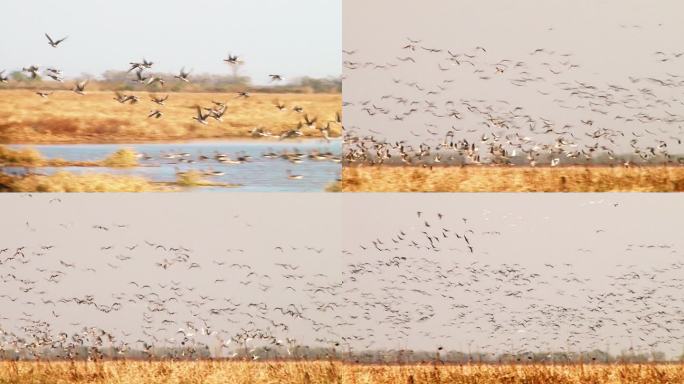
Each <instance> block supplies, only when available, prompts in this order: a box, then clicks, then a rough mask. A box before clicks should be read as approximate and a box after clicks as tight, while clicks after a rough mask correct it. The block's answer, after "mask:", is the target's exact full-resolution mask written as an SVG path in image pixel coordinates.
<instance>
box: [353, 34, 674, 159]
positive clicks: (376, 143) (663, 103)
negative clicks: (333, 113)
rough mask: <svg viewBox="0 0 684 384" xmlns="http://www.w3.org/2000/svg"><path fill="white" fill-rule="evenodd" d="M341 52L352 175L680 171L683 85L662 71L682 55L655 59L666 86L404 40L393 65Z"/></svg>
mask: <svg viewBox="0 0 684 384" xmlns="http://www.w3.org/2000/svg"><path fill="white" fill-rule="evenodd" d="M343 52H344V61H343V64H344V69H345V77H344V80H345V87H346V89H347V90H348V92H345V100H344V103H343V106H344V109H345V113H347V115H346V116H347V117H348V121H347V124H346V125H347V127H346V128H347V129H346V131H345V137H344V146H345V156H344V160H345V162H347V163H359V164H405V165H422V166H425V167H432V166H436V165H467V164H492V165H528V166H559V165H565V164H597V163H599V164H611V165H624V166H630V165H639V164H642V165H644V164H670V165H681V164H684V156H683V153H682V149H683V147H682V139H683V138H684V128H683V127H682V123H684V113H683V112H682V111H683V110H684V109H683V107H682V106H683V105H684V97H682V90H683V89H684V75H678V74H675V73H670V72H667V70H666V69H662V68H663V67H662V65H665V64H667V65H670V64H672V65H676V64H678V65H681V63H682V62H681V61H680V57H681V56H682V54H681V53H677V52H674V53H668V52H661V51H658V52H655V53H654V57H653V68H654V69H655V70H658V71H659V74H653V75H651V76H645V77H641V76H638V77H631V76H630V77H628V78H625V79H624V81H622V82H612V83H611V82H607V83H606V82H601V81H600V80H593V79H592V76H593V75H595V74H594V73H591V68H588V69H587V70H584V69H585V68H584V67H585V64H584V61H581V59H577V58H575V56H574V55H573V54H572V53H569V52H557V51H555V50H552V49H549V48H537V49H533V50H530V51H529V53H528V54H527V55H526V57H500V56H497V53H496V52H493V51H490V50H488V49H487V48H486V47H482V46H477V47H474V48H472V49H467V50H454V49H453V48H450V47H442V46H440V47H435V46H432V45H430V43H429V42H428V41H422V40H416V39H411V38H408V39H407V40H405V41H403V42H397V45H396V49H395V50H394V52H393V56H391V57H384V56H380V57H381V58H378V56H379V55H378V54H377V53H372V52H361V51H359V50H344V51H343ZM364 53H365V54H367V55H368V56H373V55H374V56H373V58H372V59H371V58H364V56H363V55H364ZM580 63H582V64H580ZM675 68H676V67H675ZM675 70H676V69H675ZM662 72H664V73H662ZM356 89H359V91H356ZM360 89H364V90H365V91H364V92H361V91H360ZM485 95H486V96H485Z"/></svg>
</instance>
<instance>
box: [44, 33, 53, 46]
mask: <svg viewBox="0 0 684 384" xmlns="http://www.w3.org/2000/svg"><path fill="white" fill-rule="evenodd" d="M45 37H47V39H48V40H49V41H50V44H54V43H55V42H54V41H52V38H51V37H50V35H48V34H47V33H46V34H45Z"/></svg>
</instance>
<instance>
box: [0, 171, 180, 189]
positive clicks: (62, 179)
mask: <svg viewBox="0 0 684 384" xmlns="http://www.w3.org/2000/svg"><path fill="white" fill-rule="evenodd" d="M163 190H166V188H165V187H162V186H160V185H157V184H153V183H150V182H149V181H147V180H145V179H144V178H142V177H136V176H118V175H108V174H84V175H75V174H73V173H69V172H58V173H55V174H54V175H49V176H45V175H27V176H24V177H15V176H9V175H6V174H3V173H0V192H149V191H163Z"/></svg>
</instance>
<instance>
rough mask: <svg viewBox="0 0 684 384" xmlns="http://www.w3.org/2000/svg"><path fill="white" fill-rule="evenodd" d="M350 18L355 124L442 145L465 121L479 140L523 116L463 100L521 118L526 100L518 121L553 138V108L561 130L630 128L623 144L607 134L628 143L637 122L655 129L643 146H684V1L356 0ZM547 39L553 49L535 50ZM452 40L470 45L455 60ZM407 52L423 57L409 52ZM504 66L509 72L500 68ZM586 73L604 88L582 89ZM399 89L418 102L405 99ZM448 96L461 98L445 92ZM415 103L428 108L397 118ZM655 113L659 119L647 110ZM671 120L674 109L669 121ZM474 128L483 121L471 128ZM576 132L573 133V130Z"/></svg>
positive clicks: (349, 75) (350, 113)
mask: <svg viewBox="0 0 684 384" xmlns="http://www.w3.org/2000/svg"><path fill="white" fill-rule="evenodd" d="M343 20H344V28H343V39H344V43H343V45H344V48H345V50H349V51H355V53H353V54H345V55H343V60H345V61H348V62H353V63H355V65H353V67H356V68H357V69H351V68H350V67H352V66H351V65H350V66H349V67H345V69H344V74H345V84H344V86H345V92H344V98H345V101H346V102H350V103H353V104H351V105H349V106H347V107H346V108H345V119H346V124H345V125H346V127H347V128H348V129H351V130H352V131H353V132H355V133H356V134H358V135H363V134H373V135H374V136H375V137H383V138H387V139H388V140H390V141H392V142H394V141H398V140H402V139H403V140H407V141H408V142H410V143H413V144H417V143H420V142H428V143H429V144H430V145H432V146H434V145H436V144H437V143H440V142H442V140H443V138H444V134H445V133H446V132H447V130H449V129H451V127H452V126H455V127H456V128H457V129H460V130H461V132H460V133H458V134H457V137H456V139H457V140H458V139H461V138H467V139H468V140H469V141H471V142H472V141H474V140H479V138H480V137H481V135H482V134H486V135H488V136H489V137H490V138H491V136H492V133H496V134H502V133H503V134H510V133H511V132H514V131H513V129H512V127H510V126H511V125H513V123H509V128H511V129H509V130H508V131H506V130H504V129H503V128H499V127H494V126H492V124H491V123H490V124H489V126H487V120H486V119H487V117H486V116H482V115H483V114H484V113H482V114H478V113H475V112H474V108H473V110H471V111H469V110H468V109H467V108H466V106H465V105H464V104H462V102H463V101H467V102H468V103H469V104H470V105H471V106H473V107H475V108H478V109H479V111H487V112H489V113H490V114H491V115H493V116H495V117H505V118H507V119H508V120H511V121H512V120H513V119H512V118H510V115H508V114H509V113H511V111H513V110H514V108H516V107H519V109H517V110H515V113H516V114H517V115H519V116H520V117H519V118H518V119H517V120H516V121H514V124H515V126H516V128H518V130H517V132H519V133H520V134H521V135H527V136H530V137H533V138H534V139H535V140H537V141H538V142H541V143H553V141H554V140H555V138H556V137H557V135H556V134H543V132H544V131H545V130H544V129H542V125H543V124H542V120H541V118H544V119H546V120H548V121H551V123H552V125H553V127H554V128H555V130H556V131H557V132H560V131H562V130H565V131H571V132H573V133H574V134H575V137H576V138H572V140H573V141H576V142H577V143H579V144H593V142H594V141H596V140H595V139H594V138H587V137H586V136H585V135H584V133H585V132H593V131H594V130H597V129H603V128H606V129H612V130H620V131H623V132H624V133H625V136H624V138H623V137H622V136H621V135H617V137H614V141H615V145H613V144H612V143H609V142H606V141H607V140H604V141H602V142H601V143H600V144H601V145H604V144H607V145H609V146H610V147H611V148H612V149H613V150H614V151H615V152H616V153H620V152H622V151H628V152H629V151H631V148H630V147H628V140H629V139H631V138H633V136H632V135H631V132H635V133H636V134H639V135H640V136H643V135H645V137H644V138H643V139H640V143H639V145H640V146H642V147H644V146H656V145H658V140H664V141H667V143H668V149H669V150H670V153H681V152H682V151H684V147H683V146H682V145H681V144H678V141H677V140H676V139H673V138H672V136H675V137H679V138H681V137H682V136H684V133H683V132H682V129H681V125H682V122H683V121H684V106H683V105H684V103H683V102H684V100H683V98H682V82H681V80H682V76H684V72H683V71H682V66H683V65H684V56H681V55H680V53H682V51H684V49H683V48H682V45H681V41H680V38H679V36H682V35H683V34H684V3H682V2H680V1H659V2H657V5H655V4H654V3H653V2H650V1H643V0H627V1H618V0H600V1H594V0H580V1H563V0H551V1H546V0H522V1H499V0H478V1H474V0H462V1H448V0H428V1H423V2H420V4H418V3H415V2H409V1H399V2H396V1H390V0H377V1H372V2H368V1H363V0H348V1H345V2H344V11H343ZM381 22H382V28H378V26H379V23H381ZM408 38H411V39H413V40H417V41H419V43H417V44H416V46H415V51H411V50H409V49H404V47H405V46H407V45H408V44H409V40H408ZM423 47H424V48H428V49H438V50H441V52H428V51H426V50H424V49H423ZM476 47H483V48H484V49H485V50H486V52H484V51H482V50H479V49H476ZM537 49H543V50H544V51H540V52H538V53H536V54H532V53H533V52H534V51H535V50H537ZM447 51H451V52H452V53H453V54H454V55H458V60H459V62H460V65H459V64H456V63H455V62H453V61H450V56H449V53H448V52H447ZM658 51H660V52H662V53H661V54H656V52H658ZM466 55H470V56H472V57H468V56H466ZM406 57H411V58H412V59H413V60H415V62H410V61H404V62H402V61H400V60H399V59H398V58H406ZM664 59H667V60H664ZM506 60H508V61H506ZM369 63H372V64H369ZM375 65H380V66H384V68H376V67H375ZM497 66H498V67H499V68H501V69H503V70H504V72H503V73H499V72H497V70H496V68H497ZM630 77H631V78H632V79H635V80H634V81H632V80H630ZM483 78H486V79H483ZM648 78H653V79H656V81H652V80H649V79H648ZM520 79H525V81H524V82H521V81H519V80H520ZM516 80H518V81H519V82H517V83H516ZM657 80H663V81H666V82H672V84H668V85H661V84H659V83H658V82H657ZM444 81H451V82H450V83H445V82H444ZM580 82H581V83H584V84H587V85H589V86H593V87H595V88H593V89H591V90H589V89H585V90H584V91H587V92H586V93H584V94H582V93H579V92H575V91H577V89H576V88H577V87H580V85H579V83H580ZM412 83H416V84H417V86H416V85H409V84H412ZM514 83H515V84H514ZM675 84H676V85H675ZM611 85H615V86H619V87H622V88H624V89H622V90H615V89H611V88H610V86H611ZM418 87H420V88H421V90H418V89H417V88H418ZM439 87H441V88H439ZM430 92H433V93H430ZM588 94H590V96H587V97H582V96H585V95H588ZM383 96H390V97H389V98H383ZM392 97H403V98H405V99H407V100H408V102H407V103H405V104H399V103H397V102H396V101H395V100H393V99H392ZM367 101H368V102H369V103H368V104H362V103H363V102H367ZM412 101H417V104H410V102H412ZM427 101H429V102H431V103H434V104H435V108H433V109H432V110H431V111H430V110H427V111H426V109H427V108H426V107H427V104H426V102H427ZM448 101H453V102H454V104H452V105H447V104H445V103H446V102H448ZM371 106H377V107H378V108H385V109H388V110H389V113H387V114H382V113H377V114H375V115H374V116H369V114H368V113H367V112H366V111H364V110H363V109H364V108H366V107H369V108H371V109H372V107H371ZM409 108H415V109H417V112H416V113H413V114H412V115H410V116H407V117H403V120H402V121H398V120H393V118H394V117H395V116H397V115H398V116H399V117H400V118H402V113H404V112H407V111H408V110H409ZM451 110H456V111H458V112H459V113H460V116H461V119H460V120H459V119H456V118H453V117H446V118H442V117H437V116H435V114H438V115H442V116H447V115H448V113H449V111H451ZM432 112H434V114H433V113H432ZM526 115H529V116H531V117H532V119H533V120H534V121H535V124H536V128H537V130H538V132H537V133H530V130H529V127H528V126H529V125H531V124H529V121H528V120H527V118H526V117H523V116H526ZM644 115H646V116H649V117H653V118H655V120H653V121H651V122H646V121H644V120H645V119H640V117H643V116H644ZM618 116H619V117H618ZM627 119H632V121H631V122H630V121H628V120H627ZM582 120H584V121H589V120H591V121H593V125H591V126H589V125H585V124H584V123H581V121H582ZM665 120H670V121H668V124H665V123H664V121H665ZM428 124H432V125H431V126H428ZM566 125H568V126H567V127H565V128H564V129H563V128H562V127H564V126H566ZM469 129H470V130H472V132H466V130H469ZM644 129H648V130H650V131H656V130H657V129H661V130H662V134H661V133H658V134H657V135H656V136H651V135H649V134H647V133H646V134H645V133H644V132H643V131H644ZM428 130H430V131H432V132H436V133H435V134H434V135H433V134H431V133H430V132H428ZM630 131H631V132H630ZM410 132H413V134H411V133H410ZM565 136H566V141H567V140H568V138H570V135H569V134H566V135H565ZM476 138H477V139H476ZM579 148H581V146H580V147H579ZM482 150H483V151H484V149H482Z"/></svg>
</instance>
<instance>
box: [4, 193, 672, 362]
mask: <svg viewBox="0 0 684 384" xmlns="http://www.w3.org/2000/svg"><path fill="white" fill-rule="evenodd" d="M59 204H63V203H62V201H61V199H58V198H57V199H51V200H50V205H54V206H57V205H59ZM609 209H620V207H619V206H618V204H615V205H614V207H612V208H609ZM411 216H413V219H412V220H408V221H407V222H405V223H390V224H388V226H389V228H386V229H383V230H381V231H378V233H377V234H372V233H366V232H364V233H363V234H362V235H360V237H363V238H360V237H359V236H355V238H349V237H347V238H345V239H344V242H343V243H342V244H343V245H342V246H343V247H344V248H343V249H335V248H334V247H335V245H331V246H328V245H324V244H320V243H316V241H315V240H314V241H311V239H309V240H307V239H306V238H304V237H305V236H306V233H304V235H303V236H302V238H290V239H289V240H288V242H287V243H283V242H282V241H274V240H273V239H269V236H268V234H264V232H263V228H260V226H259V224H257V223H255V222H252V221H250V220H248V219H247V218H245V217H244V216H241V215H233V216H230V215H229V216H228V217H226V218H225V222H226V223H225V226H226V228H231V229H230V231H231V233H234V234H236V236H239V237H240V238H244V236H245V233H251V234H253V235H258V236H259V238H261V239H262V240H261V241H260V242H257V243H255V242H252V243H250V246H249V247H243V246H242V245H238V244H241V243H240V242H239V241H236V240H237V239H233V241H231V239H230V238H228V239H226V241H225V242H224V243H223V246H221V244H222V241H221V240H218V239H216V240H215V241H213V242H212V247H214V251H202V250H198V249H193V247H190V246H188V245H183V244H181V243H180V242H171V243H169V242H159V241H157V240H155V239H151V238H147V239H142V237H141V236H143V235H144V234H143V232H144V228H140V227H136V224H134V223H130V224H122V223H117V222H112V223H92V222H91V223H90V224H88V223H85V222H80V221H79V222H66V223H60V224H59V226H56V225H55V228H52V227H50V228H43V227H44V226H45V225H43V227H40V225H42V224H38V223H34V222H28V221H27V222H26V223H25V230H26V231H28V232H27V233H33V234H38V233H45V232H44V231H50V232H54V231H58V232H60V233H61V232H64V233H65V234H68V233H71V232H70V231H78V233H79V237H84V238H87V239H89V240H90V241H87V242H84V244H82V245H79V246H78V247H76V248H68V249H67V248H64V247H63V246H60V245H56V244H52V243H50V244H41V243H39V242H38V240H39V239H38V235H32V236H33V237H34V238H35V240H36V242H34V243H32V244H14V242H13V241H12V240H11V239H4V240H3V243H4V244H2V245H0V284H1V285H2V287H3V289H2V294H0V306H2V308H4V310H3V312H2V314H0V350H4V351H5V353H14V356H17V357H21V358H36V357H40V356H43V357H45V356H46V355H49V356H52V357H56V356H58V357H62V358H75V357H76V356H77V355H78V354H79V352H78V351H81V350H87V351H88V352H87V353H88V356H89V358H91V359H97V358H103V357H105V355H106V356H107V357H112V356H114V357H116V356H120V357H121V356H131V355H133V354H139V355H138V356H146V357H150V358H152V357H156V358H159V357H171V358H184V357H189V356H197V355H198V354H200V353H203V354H204V355H205V356H206V355H212V356H215V357H222V358H240V359H244V358H249V359H253V360H258V359H272V358H304V357H306V356H307V354H308V353H309V351H311V350H313V348H324V349H325V350H326V351H327V353H328V354H329V355H330V356H333V355H334V356H338V357H346V356H350V357H351V356H356V358H358V357H359V356H366V355H367V356H370V357H372V358H375V359H382V354H383V353H390V352H391V353H394V354H396V353H397V352H398V353H401V354H403V355H410V354H412V353H417V351H415V350H412V349H411V348H413V346H414V345H415V346H418V347H419V348H423V350H430V348H431V349H432V350H433V351H436V352H437V353H438V354H439V356H440V358H444V357H445V354H446V353H447V351H453V350H460V351H463V352H465V351H466V350H467V351H468V352H469V353H474V352H477V353H478V354H480V355H481V354H487V355H491V358H492V359H495V358H496V356H497V355H500V354H502V353H510V354H512V355H515V356H523V357H524V356H529V358H530V359H531V358H532V357H531V356H533V355H535V354H536V355H538V354H539V353H548V356H551V355H552V354H553V355H554V356H557V353H565V354H567V355H568V356H570V354H571V353H573V352H575V351H579V350H582V351H591V350H595V349H601V350H606V348H607V349H610V348H611V346H612V347H613V348H615V346H618V348H620V347H622V348H623V350H626V349H627V348H628V350H629V351H630V353H651V352H654V351H661V350H665V351H668V352H670V353H672V352H674V353H679V352H680V351H681V345H682V341H684V316H683V315H684V301H683V297H684V295H683V294H682V293H683V292H684V278H683V277H682V270H684V261H682V260H681V250H679V249H677V248H676V246H673V245H672V244H667V243H664V244H658V243H650V242H643V243H642V242H639V241H638V240H637V239H629V240H627V241H626V242H625V244H624V247H623V248H622V251H623V252H625V253H637V252H638V253H639V254H640V255H643V257H647V258H648V260H649V261H648V262H647V263H639V264H630V263H623V264H617V265H615V266H613V267H612V268H611V269H610V271H609V273H607V274H604V273H602V272H601V271H600V269H594V268H590V269H589V270H586V269H585V270H583V269H582V268H581V267H580V266H578V265H576V263H574V262H567V261H556V260H554V258H553V257H549V258H547V257H543V258H535V259H534V261H529V260H523V259H520V258H518V260H516V258H513V260H511V261H507V262H495V261H493V259H491V258H488V256H487V252H484V251H483V249H484V248H483V245H485V244H487V243H493V242H497V241H501V239H502V238H503V236H505V235H506V234H505V233H504V231H503V230H502V229H501V230H494V229H493V228H492V227H491V223H488V224H487V223H485V222H483V221H482V218H478V217H472V216H471V217H462V215H459V213H458V212H457V211H455V210H448V209H447V210H446V211H442V212H436V211H433V210H424V211H419V212H415V213H412V214H411ZM288 220H294V219H292V218H290V219H288ZM303 220H310V219H303ZM191 224H192V225H193V230H194V231H202V228H201V227H202V224H201V223H191ZM322 224H323V223H318V222H311V223H310V225H322ZM53 225H54V224H53ZM198 225H199V227H200V228H198V227H197V226H198ZM207 225H208V224H207ZM41 231H42V232H41ZM241 231H246V232H241ZM603 231H605V230H603V229H599V230H596V233H597V236H598V235H600V234H599V233H600V232H603ZM238 234H239V235H238ZM179 240H180V239H179ZM218 248H222V249H221V250H217V249H218ZM591 251H592V250H591V249H589V248H583V249H578V250H577V253H578V255H579V254H582V255H583V254H585V253H587V252H591ZM668 255H669V256H668ZM677 255H679V256H677ZM256 256H258V257H256ZM483 340H484V341H483ZM625 346H628V347H625ZM613 352H614V350H613ZM140 354H141V355H140Z"/></svg>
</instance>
